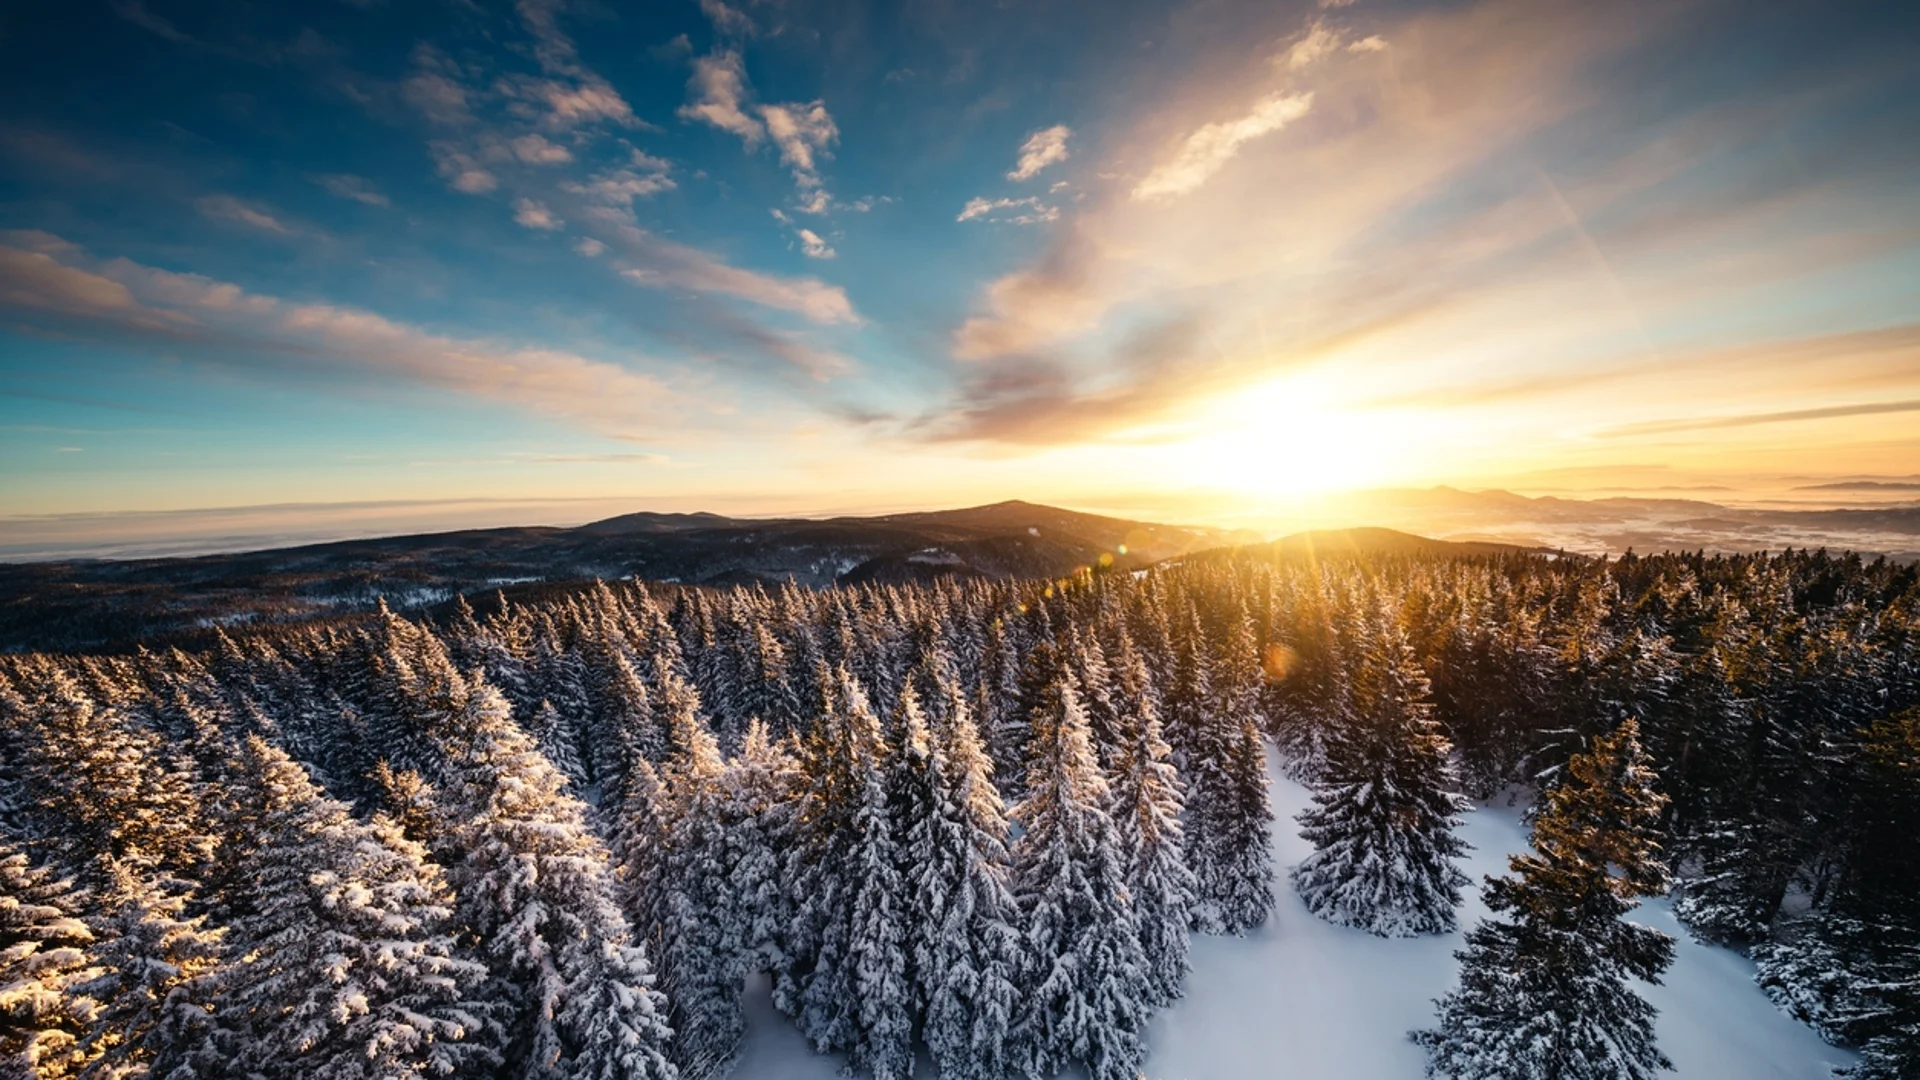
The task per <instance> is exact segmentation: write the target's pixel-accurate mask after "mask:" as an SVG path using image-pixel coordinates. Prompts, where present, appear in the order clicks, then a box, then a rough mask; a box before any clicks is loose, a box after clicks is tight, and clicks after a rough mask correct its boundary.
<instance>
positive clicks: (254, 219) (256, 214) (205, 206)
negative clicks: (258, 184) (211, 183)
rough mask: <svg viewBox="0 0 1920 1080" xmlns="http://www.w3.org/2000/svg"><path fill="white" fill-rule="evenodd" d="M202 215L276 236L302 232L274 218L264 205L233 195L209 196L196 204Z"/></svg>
mask: <svg viewBox="0 0 1920 1080" xmlns="http://www.w3.org/2000/svg"><path fill="white" fill-rule="evenodd" d="M194 206H195V208H197V209H198V210H199V211H200V215H201V216H202V217H204V218H206V219H208V220H209V221H222V222H227V223H229V224H234V225H244V226H246V227H247V228H249V229H254V230H256V231H259V232H263V233H271V234H273V235H275V236H293V235H294V234H296V233H298V232H300V231H301V230H299V229H296V228H295V227H293V226H292V225H289V224H287V223H286V222H284V221H282V220H280V218H278V217H276V216H274V213H273V212H272V208H271V207H268V206H266V205H265V204H262V203H257V202H246V201H243V200H241V199H238V198H235V197H234V196H232V195H207V196H204V197H202V198H200V199H198V200H195V202H194Z"/></svg>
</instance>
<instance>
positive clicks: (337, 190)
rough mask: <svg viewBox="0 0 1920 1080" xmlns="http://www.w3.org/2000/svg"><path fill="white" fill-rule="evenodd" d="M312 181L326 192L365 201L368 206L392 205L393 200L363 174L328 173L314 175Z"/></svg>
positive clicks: (360, 201) (361, 201)
mask: <svg viewBox="0 0 1920 1080" xmlns="http://www.w3.org/2000/svg"><path fill="white" fill-rule="evenodd" d="M313 182H314V183H316V184H318V185H320V187H321V188H322V189H323V190H325V191H326V193H327V194H329V195H333V196H336V197H338V198H342V199H351V200H353V201H354V202H357V203H365V204H367V205H368V206H392V205H393V200H391V199H389V198H387V197H386V196H385V195H383V194H381V193H380V190H379V189H378V188H376V187H374V186H373V181H371V180H368V179H367V178H366V177H364V176H354V175H351V174H349V173H329V174H327V175H324V176H316V177H314V178H313Z"/></svg>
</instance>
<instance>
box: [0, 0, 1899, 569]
mask: <svg viewBox="0 0 1920 1080" xmlns="http://www.w3.org/2000/svg"><path fill="white" fill-rule="evenodd" d="M1915 29H1916V28H1915V20H1914V18H1913V16H1911V15H1908V14H1905V13H1903V11H1902V6H1901V5H1895V4H1891V3H1883V4H1845V3H1842V4H1818V5H1815V4H1767V5H1757V6H1756V5H1751V4H1748V5H1738V4H1732V3H1721V2H1712V0H1708V2H1680V3H1660V4H1651V3H1645V4H1633V3H1628V4H1619V5H1592V4H1575V3H1559V2H1553V0H1447V2H1442V3H1425V4H1422V3H1401V2H1382V0H1358V2H1350V3H1339V4H1326V3H1313V2H1308V3H1240V2H1235V0H1204V2H1199V3H1186V4H1178V3H1176V4H1140V3H1118V4H1098V5H1091V4H1064V3H1036V4H1019V5H1000V6H992V5H982V4H971V3H911V4H868V5H862V4H813V3H808V2H805V0H785V2H773V0H762V2H751V0H743V2H741V3H738V4H732V3H722V2H720V0H707V2H706V3H704V4H702V3H696V2H688V3H667V2H662V3H647V4H636V5H623V4H600V3H587V2H565V0H525V2H522V3H520V4H518V5H505V4H500V5H490V4H469V3H465V2H444V3H442V2H432V0H419V2H409V0H385V2H380V0H371V2H333V0H330V2H324V3H322V2H315V3H302V4H284V5H269V4H258V5H255V4H226V3H207V4H184V3H177V2H171V0H114V2H108V3H101V4H94V3H89V2H76V3H72V4H62V5H17V6H16V7H15V8H14V9H11V10H9V11H8V12H6V13H5V14H4V15H0V101H4V102H5V105H4V106H0V231H3V232H4V235H0V459H3V460H4V461H5V463H6V465H5V468H4V475H3V476H0V516H4V517H12V518H15V519H28V518H32V519H41V520H44V519H47V518H48V517H49V516H50V515H51V516H59V515H68V516H70V515H109V516H107V517H97V516H96V517H81V518H73V519H72V520H74V521H76V522H79V524H77V525H75V528H76V529H81V530H82V531H84V530H87V529H92V530H96V531H97V530H100V529H110V528H113V527H116V526H115V522H116V520H118V519H114V518H112V517H111V516H110V515H113V514H116V513H125V512H135V511H139V512H156V511H180V510H187V509H191V508H199V507H245V506H263V505H269V504H299V505H300V506H301V507H303V508H304V509H302V510H301V511H300V514H301V515H304V517H306V518H310V519H312V520H316V521H319V520H324V519H326V518H327V517H328V516H329V514H333V515H335V516H338V514H339V513H340V511H338V510H335V511H329V510H328V509H326V507H327V506H328V505H332V504H346V503H367V502H380V503H390V504H393V505H409V506H417V507H420V508H421V509H420V512H419V520H420V521H421V522H424V523H432V522H433V521H435V520H439V517H437V516H436V515H440V516H446V515H442V512H441V511H440V510H439V509H436V508H438V507H444V506H447V505H449V504H448V503H446V502H444V500H460V501H462V505H478V506H484V505H486V500H499V501H500V503H499V508H498V509H497V510H495V511H485V510H480V511H475V512H474V513H476V514H478V517H477V518H471V519H470V518H468V517H461V518H459V519H458V521H459V523H468V522H469V521H470V520H479V519H481V518H485V517H487V516H488V514H489V513H491V514H493V515H494V516H497V517H502V518H503V519H505V520H516V519H517V520H524V519H525V515H526V514H528V513H534V514H535V515H536V516H544V517H546V518H550V519H579V518H582V517H586V516H591V514H590V513H589V510H590V509H597V508H599V507H601V506H602V505H605V506H609V507H617V506H635V505H658V506H674V507H680V508H691V507H702V508H715V509H722V510H729V511H732V512H744V513H754V512H759V513H771V512H791V511H804V510H821V511H825V510H858V509H881V508H893V507H905V506H934V505H944V504H952V503H958V502H967V501H984V500H987V499H994V498H1002V497H1013V496H1019V497H1027V498H1039V499H1052V500H1057V501H1066V502H1072V503H1075V504H1078V505H1092V506H1107V507H1121V506H1124V507H1126V508H1130V509H1135V510H1139V511H1141V512H1148V511H1154V510H1160V511H1162V512H1166V513H1175V512H1179V513H1182V514H1184V516H1196V515H1198V516H1206V513H1207V512H1206V510H1205V509H1204V507H1205V506H1206V505H1207V502H1206V500H1207V499H1209V498H1211V499H1214V500H1215V501H1216V502H1217V503H1219V504H1221V505H1222V506H1223V507H1224V509H1223V510H1222V515H1223V516H1237V517H1242V518H1245V517H1248V516H1249V515H1248V514H1247V513H1246V508H1247V507H1248V506H1270V505H1274V504H1277V503H1284V502H1285V501H1286V500H1288V499H1290V498H1296V497H1301V496H1303V495H1307V494H1312V493H1316V492H1324V491H1328V490H1335V489H1340V488H1346V487H1359V486H1377V485H1386V484H1403V483H1405V484H1414V483H1437V482H1453V483H1462V484H1480V483H1505V484H1510V485H1512V486H1516V487H1520V488H1524V489H1529V490H1596V491H1600V490H1604V491H1619V490H1630V489H1638V488H1646V487H1657V488H1660V489H1662V490H1680V489H1688V488H1694V489H1699V490H1707V489H1724V488H1727V487H1732V488H1734V489H1737V490H1741V491H1750V492H1753V493H1755V494H1756V497H1757V496H1758V495H1759V494H1764V493H1765V492H1768V491H1773V490H1776V489H1781V488H1790V487H1792V486H1794V485H1795V484H1796V483H1798V482H1799V481H1801V480H1804V479H1805V478H1807V477H1816V478H1828V477H1843V476H1845V477H1865V476H1902V475H1907V474H1911V473H1920V439H1916V437H1915V436H1914V435H1913V434H1912V431H1913V430H1915V429H1916V428H1920V425H1916V423H1915V420H1916V417H1920V411H1916V410H1920V322H1916V312H1920V180H1917V179H1916V177H1920V168H1916V166H1920V75H1917V74H1916V73H1917V72H1920V45H1917V44H1916V42H1917V41H1920V38H1917V37H1916V33H1915ZM1570 477H1572V478H1578V479H1577V481H1576V480H1570V479H1569V478H1570ZM540 500H549V501H551V506H550V507H548V508H547V509H540V506H541V504H540V502H539V501H540ZM566 500H577V501H578V502H577V503H570V502H567V501H566ZM529 506H532V507H534V509H533V510H529V509H527V508H528V507H529ZM1176 508H1177V510H1176ZM1196 508H1200V509H1196ZM447 520H448V521H450V522H451V521H453V520H454V518H453V517H450V516H449V517H447Z"/></svg>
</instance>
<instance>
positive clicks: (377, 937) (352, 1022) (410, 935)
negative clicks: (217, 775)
mask: <svg viewBox="0 0 1920 1080" xmlns="http://www.w3.org/2000/svg"><path fill="white" fill-rule="evenodd" d="M238 766H239V767H238V768H236V769H235V770H234V773H233V775H234V777H235V778H236V779H237V780H238V782H239V783H240V784H241V785H242V786H241V788H240V789H239V790H237V791H235V792H233V793H232V795H231V798H232V801H233V802H234V803H235V804H236V805H237V806H239V807H241V808H243V816H240V817H238V818H237V819H236V824H238V825H240V826H241V828H243V829H245V830H246V832H245V834H244V835H243V836H242V838H241V840H240V843H239V846H240V848H241V852H240V854H239V856H238V868H239V874H238V879H239V880H240V881H243V882H245V883H246V889H247V893H248V895H247V897H246V901H247V903H246V909H245V910H246V913H245V914H244V915H242V916H241V917H240V918H238V919H237V920H236V921H235V922H234V924H233V926H232V927H231V929H230V932H229V935H228V938H227V941H226V950H225V951H226V956H227V958H228V959H227V962H226V963H225V964H223V965H222V966H220V967H219V968H218V969H216V970H215V971H214V972H212V973H211V974H210V975H208V976H206V977H205V981H206V983H207V985H206V986H205V987H204V988H202V989H200V990H198V991H197V992H198V993H202V994H206V995H207V998H206V1000H207V1001H208V1005H209V1008H208V1011H209V1012H210V1013H211V1014H212V1015H211V1018H210V1019H209V1021H208V1025H209V1030H208V1031H207V1033H206V1037H205V1038H204V1040H201V1041H200V1042H199V1045H197V1046H196V1047H195V1048H194V1049H193V1050H192V1052H191V1054H190V1059H191V1061H192V1062H193V1065H194V1067H195V1068H202V1069H206V1070H209V1071H212V1072H215V1073H217V1074H231V1075H240V1076H246V1075H254V1074H257V1075H267V1076H285V1075H301V1076H315V1077H341V1078H348V1077H367V1078H374V1077H380V1078H396V1077H397V1078H405V1077H431V1076H452V1075H455V1074H457V1073H459V1072H460V1071H462V1070H463V1069H466V1068H469V1067H471V1066H473V1065H475V1064H478V1063H483V1062H485V1061H486V1060H487V1058H488V1055H489V1052H488V1050H487V1049H486V1048H485V1047H484V1046H483V1044H481V1043H480V1042H478V1041H477V1040H475V1039H474V1036H475V1035H476V1034H477V1033H478V1031H479V1029H480V1027H481V1019H480V1012H479V1010H478V1009H476V1008H475V1007H473V1006H472V1005H471V1003H470V1002H469V1000H468V995H469V994H470V993H471V992H472V991H475V990H477V989H478V988H479V986H480V983H481V982H482V980H483V979H484V977H485V971H484V969H483V968H481V967H480V966H479V965H477V964H475V963H473V962H471V961H469V960H464V959H461V958H460V957H458V956H456V955H455V951H454V947H453V943H452V940H451V938H450V937H449V936H448V935H447V925H446V924H447V919H448V916H449V914H450V912H449V911H448V909H447V907H446V906H445V896H444V886H443V885H442V884H441V882H440V880H439V878H438V875H437V874H436V873H435V872H434V871H433V870H432V868H431V867H430V866H429V864H427V863H426V861H425V852H423V851H422V850H421V849H420V848H419V847H418V846H417V845H414V844H412V843H411V842H409V841H407V840H406V839H405V838H404V837H402V836H400V835H399V832H398V830H397V829H395V828H393V827H391V825H388V824H384V819H380V818H376V819H375V820H374V822H373V823H372V824H370V825H368V824H361V823H359V822H356V821H355V820H354V819H353V818H352V817H351V816H350V815H349V813H348V811H347V808H346V807H345V806H344V805H342V804H340V803H338V802H335V801H334V800H332V799H329V798H327V797H325V796H324V795H322V794H321V793H320V792H319V790H318V789H317V788H315V787H314V786H313V783H312V781H311V780H309V779H308V777H307V774H306V771H305V770H304V769H302V768H301V767H300V766H299V765H297V764H295V763H294V762H293V761H292V760H290V759H288V758H287V756H286V755H285V754H284V753H282V752H281V751H279V750H277V749H275V748H273V747H271V746H269V745H268V744H267V743H265V742H264V741H262V740H261V739H260V738H259V737H258V736H253V737H250V738H249V739H248V740H247V742H246V743H245V744H244V746H243V747H242V748H241V753H240V759H239V763H238Z"/></svg>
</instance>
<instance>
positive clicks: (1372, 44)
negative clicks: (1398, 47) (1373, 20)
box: [1347, 34, 1387, 53]
mask: <svg viewBox="0 0 1920 1080" xmlns="http://www.w3.org/2000/svg"><path fill="white" fill-rule="evenodd" d="M1386 47H1387V39H1386V38H1383V37H1381V36H1380V35H1379V34H1373V35H1370V36H1368V37H1363V38H1361V39H1360V40H1359V41H1355V42H1351V43H1349V44H1348V45H1347V51H1348V52H1352V53H1370V52H1383V51H1385V49H1386Z"/></svg>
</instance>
